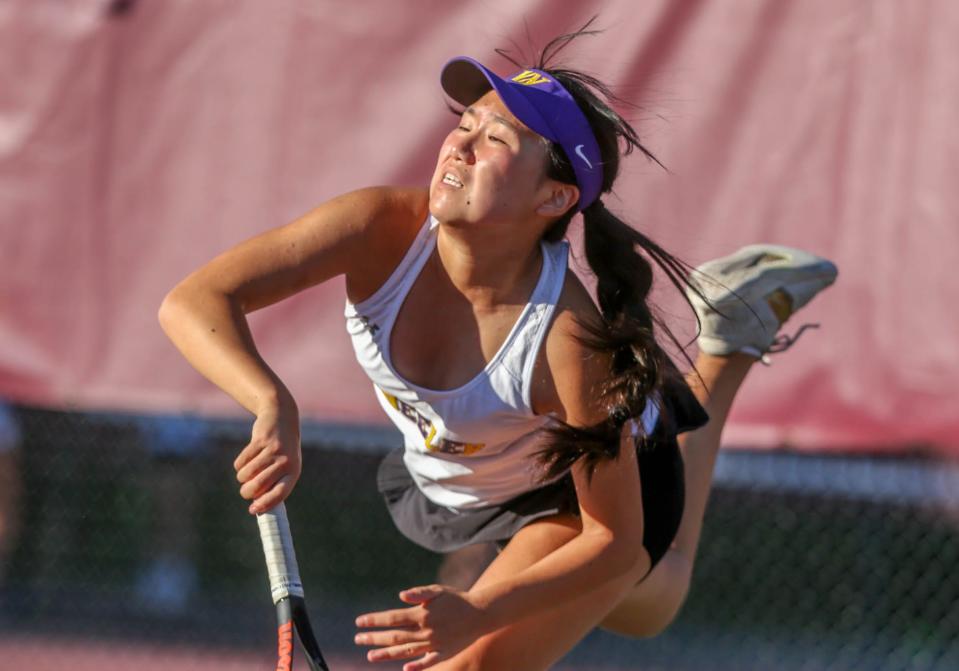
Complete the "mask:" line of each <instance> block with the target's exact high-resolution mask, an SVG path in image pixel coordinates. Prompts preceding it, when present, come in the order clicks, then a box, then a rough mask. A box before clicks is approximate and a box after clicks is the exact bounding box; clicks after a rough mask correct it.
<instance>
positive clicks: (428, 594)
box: [400, 585, 446, 603]
mask: <svg viewBox="0 0 959 671" xmlns="http://www.w3.org/2000/svg"><path fill="white" fill-rule="evenodd" d="M445 591H446V588H445V587H444V586H443V585H426V586H425V587H412V588H410V589H405V590H403V591H402V592H400V600H401V601H403V602H404V603H425V602H427V601H430V600H431V599H435V598H436V597H438V596H439V595H440V594H442V593H443V592H445Z"/></svg>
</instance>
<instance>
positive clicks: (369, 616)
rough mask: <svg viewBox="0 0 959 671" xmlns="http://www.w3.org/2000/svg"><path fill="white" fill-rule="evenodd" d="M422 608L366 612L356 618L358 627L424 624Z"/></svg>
mask: <svg viewBox="0 0 959 671" xmlns="http://www.w3.org/2000/svg"><path fill="white" fill-rule="evenodd" d="M423 615H424V613H423V609H422V608H397V609H396V610H383V611H380V612H378V613H366V614H365V615H360V616H359V617H358V618H356V626H357V627H419V626H421V625H422V624H423Z"/></svg>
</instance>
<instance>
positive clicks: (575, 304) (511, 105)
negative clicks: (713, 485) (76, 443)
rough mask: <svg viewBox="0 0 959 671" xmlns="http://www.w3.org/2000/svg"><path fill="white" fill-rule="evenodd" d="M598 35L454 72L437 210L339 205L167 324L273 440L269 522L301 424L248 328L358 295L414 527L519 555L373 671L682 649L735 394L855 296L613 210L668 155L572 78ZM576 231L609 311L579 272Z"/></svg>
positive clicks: (382, 476) (395, 191) (437, 597)
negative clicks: (691, 248)
mask: <svg viewBox="0 0 959 671" xmlns="http://www.w3.org/2000/svg"><path fill="white" fill-rule="evenodd" d="M588 27H589V24H587V26H585V27H584V28H583V29H582V30H580V31H577V32H576V33H572V34H570V35H565V36H562V37H560V38H557V39H556V40H554V41H553V42H551V43H550V45H548V46H547V47H546V49H544V50H543V52H542V54H541V56H540V59H539V61H538V62H537V63H536V64H535V66H530V67H526V68H521V70H520V71H519V72H517V73H514V74H513V75H511V76H509V77H506V78H501V77H499V76H497V75H496V74H495V73H493V72H492V71H491V70H489V69H487V68H486V67H484V66H483V65H481V64H480V63H478V62H476V61H474V60H471V59H468V58H455V59H453V60H451V61H450V62H448V63H447V64H446V66H445V67H444V68H443V70H442V75H441V83H442V86H443V88H444V90H445V91H446V93H447V94H448V95H449V97H450V98H451V99H452V100H453V101H455V102H456V103H458V104H459V105H461V106H462V107H463V109H462V112H461V113H460V116H459V121H458V122H457V123H456V125H455V127H454V128H453V129H452V131H451V132H450V133H449V135H448V136H447V137H446V140H445V141H444V142H443V144H442V146H441V147H440V150H439V156H438V159H437V165H436V169H435V172H434V174H433V177H432V179H431V181H430V184H429V188H428V189H427V188H422V189H400V188H392V187H377V188H367V189H362V190H360V191H356V192H353V193H349V194H346V195H344V196H341V197H339V198H336V199H334V200H332V201H330V202H327V203H325V204H323V205H320V206H319V207H318V208H316V209H315V210H313V211H312V212H310V213H308V214H307V215H305V216H303V217H302V218H300V219H298V220H296V221H294V222H293V223H291V224H289V225H287V226H284V227H281V228H278V229H276V230H273V231H270V232H267V233H265V234H263V235H260V236H259V237H256V238H254V239H252V240H250V241H247V242H244V243H242V244H240V245H239V246H237V247H236V248H234V249H232V250H230V251H228V252H226V253H225V254H223V255H221V256H219V257H218V258H216V259H214V260H213V261H211V262H210V263H208V264H207V265H205V266H203V267H202V268H200V269H199V270H197V271H196V272H194V273H193V274H191V275H190V276H189V277H188V278H186V279H185V280H184V281H183V282H181V283H180V284H179V285H178V286H177V287H176V288H175V289H174V290H173V291H171V292H170V294H169V295H168V296H167V298H166V299H165V301H164V303H163V305H162V307H161V310H160V320H161V323H162V325H163V327H164V329H165V330H166V332H167V333H168V335H169V336H170V338H171V339H172V340H173V341H174V343H175V344H176V345H177V346H178V347H179V348H180V350H181V351H182V352H183V354H184V355H185V356H186V358H187V359H188V360H189V361H190V362H191V363H192V364H193V365H194V366H195V367H196V368H197V369H198V370H199V371H200V372H201V373H202V374H204V375H205V376H207V377H208V378H209V379H210V380H212V381H213V382H214V383H215V384H217V385H219V386H220V387H221V388H222V389H223V390H225V391H226V392H227V393H228V394H230V395H231V396H232V397H233V398H235V399H236V400H237V401H238V402H239V403H240V404H242V405H243V406H244V407H245V408H247V409H248V410H249V411H250V412H252V413H253V414H254V415H255V416H256V420H255V422H254V424H253V429H252V438H251V441H250V443H249V444H248V445H247V446H246V447H245V448H244V449H243V450H242V452H241V453H240V455H239V456H238V458H237V459H236V463H235V466H236V470H237V479H238V480H239V482H240V483H241V487H240V494H241V495H242V496H243V497H244V498H245V499H248V500H250V501H251V503H250V511H251V512H254V513H256V512H263V511H266V510H268V509H270V508H271V507H272V506H274V505H276V504H277V503H279V502H280V501H283V500H284V499H285V498H286V497H287V496H288V495H289V494H290V492H291V490H292V488H293V486H294V484H295V483H296V481H297V479H298V477H299V475H300V445H299V416H298V412H297V406H296V402H295V401H294V399H293V398H292V396H291V394H290V392H289V391H288V390H287V388H286V387H285V386H284V384H283V382H282V381H281V380H280V379H279V378H278V377H277V375H276V374H275V373H274V372H273V371H272V370H271V369H270V368H269V367H268V366H267V364H266V363H265V362H264V361H263V359H262V358H261V357H260V355H259V354H258V353H257V349H256V347H255V345H254V342H253V339H252V337H251V335H250V331H249V329H248V327H247V323H246V320H245V318H244V314H245V313H248V312H251V311H253V310H256V309H258V308H261V307H264V306H266V305H269V304H271V303H274V302H276V301H279V300H281V299H283V298H286V297H287V296H290V295H292V294H295V293H296V292H298V291H301V290H303V289H305V288H307V287H309V286H311V285H315V284H317V283H319V282H323V281H325V280H327V279H330V278H332V277H334V276H337V275H345V277H346V293H347V304H346V321H347V329H348V331H349V333H350V336H351V337H352V341H353V345H354V347H355V350H356V355H357V358H358V360H359V363H360V365H361V366H362V367H363V369H364V370H365V371H366V372H367V374H368V375H369V376H370V378H371V380H372V381H373V383H374V393H375V394H376V398H377V399H378V400H379V402H380V404H381V405H382V407H383V409H384V411H385V412H386V413H387V415H389V417H390V419H391V420H393V422H394V423H395V424H396V425H397V427H398V428H399V429H400V431H401V432H402V434H403V436H404V439H405V441H404V442H405V445H404V447H403V448H402V449H400V450H397V451H396V452H394V453H392V454H390V455H389V456H387V457H386V458H385V460H384V461H383V463H382V465H381V467H380V471H379V477H378V484H379V488H380V491H381V492H382V493H383V496H384V498H385V500H386V503H387V505H388V507H389V510H390V513H391V514H392V516H393V519H394V521H395V522H396V524H397V526H398V528H399V529H400V530H401V531H402V532H403V533H404V534H405V535H406V536H408V537H409V538H411V539H412V540H413V541H415V542H417V543H419V544H421V545H423V546H425V547H428V548H430V549H433V550H437V551H441V552H449V551H452V550H455V549H457V548H461V547H464V546H466V545H469V544H472V543H480V542H490V541H495V542H498V543H499V544H500V546H501V547H502V551H501V552H500V553H499V555H498V556H497V557H496V559H495V560H494V561H493V562H492V564H491V565H490V566H489V567H488V568H487V569H486V571H485V572H484V573H483V574H482V576H481V577H480V578H479V580H478V581H477V582H476V583H475V584H474V585H473V586H472V587H471V588H470V589H468V590H466V591H460V590H456V589H453V588H451V587H448V586H443V585H429V586H422V587H415V588H412V589H408V590H406V591H404V592H402V593H401V594H400V598H401V600H402V601H403V602H405V604H406V605H405V606H403V607H401V608H398V609H393V610H387V611H383V612H378V613H370V614H367V615H363V616H360V617H359V618H358V619H357V626H358V627H359V628H360V632H359V633H358V634H357V636H356V642H357V643H358V644H360V645H365V646H370V647H371V648H372V649H371V650H370V651H369V652H368V658H369V659H370V660H371V661H382V660H411V661H408V662H406V664H405V665H404V667H403V668H404V671H419V670H420V669H425V668H433V669H437V670H439V669H496V670H499V671H502V670H503V669H523V670H524V671H529V670H532V669H545V668H547V667H548V666H549V665H550V664H551V663H553V662H554V661H555V660H557V659H558V658H559V657H561V656H562V655H563V654H565V653H566V652H567V651H568V650H570V649H571V648H572V647H573V646H574V645H575V644H576V643H577V642H578V641H579V640H580V639H581V638H582V637H583V636H584V635H585V634H587V633H588V632H589V631H590V630H591V629H593V628H594V627H597V626H602V627H605V628H607V629H610V630H613V631H616V632H620V633H623V634H626V635H631V636H650V635H653V634H655V633H657V632H659V631H661V630H662V629H663V628H664V627H665V626H666V625H667V624H668V623H669V622H670V621H671V620H672V618H673V617H674V616H675V614H676V613H677V611H678V609H679V607H680V605H681V603H682V601H683V599H684V597H685V594H686V591H687V588H688V586H689V580H690V575H691V571H692V566H693V558H694V556H695V554H696V546H697V543H698V540H699V536H700V529H701V525H702V520H703V513H704V510H705V506H706V500H707V497H708V493H709V487H710V482H711V477H712V470H713V463H714V460H715V457H716V453H717V450H718V447H719V438H720V433H721V432H722V428H723V424H724V423H725V420H726V416H727V414H728V412H729V410H730V407H731V405H732V403H733V399H734V397H735V395H736V392H737V390H738V389H739V387H740V385H741V384H742V382H743V380H744V378H745V376H746V374H747V372H748V371H749V369H750V368H751V367H752V365H753V363H754V362H755V361H756V360H757V359H758V358H760V357H765V356H766V354H767V353H768V352H771V351H778V350H781V349H784V348H785V347H787V346H788V345H789V344H791V342H792V341H791V340H790V339H788V338H785V339H784V338H783V337H780V338H776V337H775V336H776V333H777V331H778V330H779V328H780V325H781V324H782V322H784V321H785V320H786V319H787V318H788V317H789V316H790V315H791V314H793V313H794V312H795V311H796V310H798V309H799V308H800V307H802V305H804V304H805V303H807V302H808V301H809V300H810V299H811V298H812V297H813V296H814V295H815V294H816V293H817V292H818V291H820V290H821V289H822V288H824V287H825V286H827V285H828V284H830V283H831V282H832V281H833V279H834V278H835V275H836V271H835V268H834V267H833V266H832V264H830V263H829V262H828V261H824V260H822V259H819V258H818V257H815V256H813V255H810V254H807V253H804V252H801V251H798V250H793V249H789V248H785V247H777V246H770V245H754V246H751V247H747V248H744V249H743V250H740V251H739V252H737V253H736V254H734V255H732V256H730V257H726V258H724V259H720V260H717V261H714V262H711V263H708V264H706V265H705V266H702V267H701V270H702V271H703V272H702V273H691V272H690V269H689V267H688V266H686V265H685V264H684V263H683V262H681V261H679V260H678V259H676V258H675V257H673V256H671V255H670V254H668V253H667V252H666V251H664V250H663V249H662V248H660V247H659V246H657V245H656V244H655V243H654V242H653V241H651V240H650V239H649V238H648V237H647V236H645V235H643V234H642V233H640V232H638V231H637V230H636V229H634V228H632V227H630V226H629V225H627V224H626V223H624V222H622V221H621V220H620V219H618V218H617V217H616V215H614V214H613V213H611V212H610V211H609V210H607V209H606V207H605V206H604V204H603V200H602V195H603V194H605V193H609V192H610V190H611V189H612V187H613V184H614V182H615V180H616V176H617V172H618V169H619V165H620V159H621V156H622V154H626V153H629V152H630V151H631V150H633V149H634V148H636V149H639V150H640V151H641V152H642V153H644V154H646V155H647V156H649V157H652V155H651V154H650V153H649V152H648V151H647V150H646V149H645V148H643V147H642V145H641V144H640V142H639V140H638V138H637V135H636V133H635V132H634V130H633V128H632V127H631V126H630V125H629V124H628V123H627V122H626V121H625V120H624V119H623V118H622V117H621V116H620V115H619V114H618V113H617V112H616V111H614V110H613V108H612V106H611V103H610V96H609V92H608V90H607V89H606V88H605V87H604V86H603V85H602V83H601V82H599V81H597V80H596V79H594V78H592V77H589V76H586V75H584V74H581V73H578V72H576V71H574V70H569V69H561V68H555V67H550V65H549V63H550V59H551V58H552V57H553V56H555V54H556V52H558V51H559V50H560V49H562V48H563V47H564V46H565V45H566V44H567V43H568V42H569V41H570V40H571V39H573V38H574V37H576V36H578V35H581V34H585V33H588V32H590V31H589V30H587V29H588ZM577 213H580V214H581V215H582V217H583V225H584V238H585V247H586V258H587V260H588V262H589V265H590V267H591V269H592V271H593V272H594V273H595V274H596V278H597V283H598V286H597V298H598V300H597V302H598V308H597V305H596V304H595V303H594V302H593V300H592V298H591V297H590V294H589V293H588V292H587V290H586V289H585V288H584V287H583V285H582V284H581V283H580V281H579V280H578V279H577V277H576V275H574V274H573V273H572V272H570V271H569V269H568V264H567V255H568V244H567V243H566V242H565V241H564V240H563V238H564V235H565V233H566V229H567V226H568V225H569V223H570V221H571V219H572V218H573V216H574V215H575V214H577ZM652 264H655V265H657V266H658V267H659V268H660V269H661V270H662V271H663V272H664V274H665V275H666V277H667V278H668V279H669V280H670V281H671V282H672V283H673V284H674V285H676V286H677V288H681V289H685V291H686V293H687V296H688V298H689V301H690V303H691V305H692V306H693V308H694V309H695V311H696V314H697V316H698V319H699V320H700V322H701V334H700V335H699V340H698V342H699V347H700V354H699V355H698V358H697V359H696V361H695V368H694V370H693V371H692V373H691V374H690V375H689V378H688V382H687V381H686V380H684V379H683V377H682V376H681V374H680V373H679V372H678V369H677V368H676V367H675V366H674V365H673V364H672V363H671V361H670V359H669V357H668V356H667V354H666V353H665V352H664V350H663V349H662V347H661V346H660V345H659V344H658V342H657V340H656V336H657V335H662V336H664V337H666V338H672V335H671V334H670V332H669V330H668V328H666V327H665V325H663V324H661V323H660V322H659V321H658V320H657V319H655V318H654V316H653V313H652V311H651V309H650V307H649V305H648V304H647V301H646V297H647V294H648V292H649V290H650V287H651V283H652V277H653V271H652ZM706 276H709V278H712V279H711V280H707V279H706ZM680 434H681V435H680Z"/></svg>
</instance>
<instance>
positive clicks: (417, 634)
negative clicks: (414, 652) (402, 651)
mask: <svg viewBox="0 0 959 671" xmlns="http://www.w3.org/2000/svg"><path fill="white" fill-rule="evenodd" d="M429 637H430V632H428V631H424V630H422V629H391V630H388V631H369V632H363V633H360V634H357V635H356V636H355V637H354V638H353V642H354V643H356V644H357V645H368V646H373V647H383V648H388V647H397V646H401V645H403V644H404V643H424V642H427V641H429Z"/></svg>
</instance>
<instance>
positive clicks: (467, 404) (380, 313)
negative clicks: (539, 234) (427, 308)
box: [345, 216, 569, 509]
mask: <svg viewBox="0 0 959 671" xmlns="http://www.w3.org/2000/svg"><path fill="white" fill-rule="evenodd" d="M437 231H438V222H437V221H436V220H435V219H434V218H433V217H432V216H430V217H429V218H427V220H426V222H425V223H424V224H423V227H422V228H421V229H420V231H419V233H418V234H417V236H416V239H415V240H414V241H413V244H412V245H411V246H410V248H409V250H408V251H407V252H406V255H405V256H404V258H403V260H402V261H401V262H400V264H399V265H398V266H397V267H396V269H395V270H394V271H393V273H392V275H390V277H389V279H388V280H387V281H386V283H385V284H383V286H381V287H380V288H379V289H377V291H376V293H374V294H373V295H372V296H370V297H369V298H368V299H366V300H364V301H362V302H360V303H357V304H355V305H354V304H352V303H350V302H349V301H347V302H346V310H345V314H346V329H347V332H348V333H349V334H350V337H351V339H352V341H353V348H354V350H355V351H356V358H357V359H358V360H359V362H360V365H361V366H362V367H363V370H365V371H366V374H367V375H369V377H370V379H371V380H372V381H373V386H374V391H375V393H376V397H377V399H378V400H379V402H380V405H382V406H383V409H384V410H385V411H386V414H387V415H388V416H389V418H390V419H391V420H392V421H393V423H394V424H396V426H397V428H399V430H400V431H401V432H402V434H403V438H404V443H405V446H406V450H405V453H404V457H403V460H404V462H405V463H406V467H407V468H408V469H409V471H410V474H411V475H412V477H413V481H414V482H415V483H416V485H417V486H418V487H419V488H420V490H421V491H422V492H423V494H425V495H426V496H427V497H428V498H429V499H431V500H432V501H434V502H435V503H437V504H439V505H442V506H447V507H450V508H460V509H465V508H477V507H482V506H488V505H493V504H497V503H502V502H504V501H507V500H509V499H511V498H513V497H514V496H517V495H518V494H521V493H523V492H527V491H529V490H531V489H534V488H536V487H538V486H540V485H542V484H543V483H542V482H540V481H539V479H538V477H539V475H540V474H541V472H540V470H539V468H538V466H537V460H536V459H535V457H532V454H533V452H535V451H536V450H537V449H539V448H541V447H542V445H543V443H542V438H541V437H540V436H539V435H538V432H537V429H540V428H541V427H543V426H544V425H546V424H547V423H551V422H553V420H552V418H551V417H550V416H539V415H535V414H534V413H533V410H532V408H531V405H530V383H531V380H532V374H533V364H534V362H535V361H536V354H537V352H538V351H539V348H540V345H541V344H542V342H543V338H544V336H545V335H546V332H547V331H548V329H549V324H550V321H551V319H552V317H553V312H554V311H555V309H556V301H557V300H558V299H559V295H560V292H561V291H562V289H563V282H564V280H565V277H566V258H567V251H568V248H569V245H568V244H567V243H566V242H565V241H562V242H556V243H547V242H542V243H540V244H541V247H542V252H543V267H542V271H541V272H540V276H539V280H538V281H537V283H536V288H535V289H533V293H532V295H531V296H530V299H529V302H528V303H527V305H526V307H525V308H524V309H523V312H522V314H520V316H519V319H518V320H517V322H516V324H514V325H513V328H512V330H511V331H510V333H509V335H508V336H507V337H506V341H505V342H504V343H503V344H502V346H501V347H500V348H499V351H498V352H496V354H495V355H494V356H493V358H492V359H491V360H490V362H489V363H488V364H487V365H486V367H485V368H484V369H483V370H482V371H479V373H478V374H477V375H476V377H474V378H473V379H471V380H470V381H469V382H467V383H466V384H464V385H462V386H460V387H457V388H456V389H450V390H443V391H438V390H433V389H425V388H423V387H420V386H418V385H415V384H413V383H411V382H409V381H407V380H404V379H403V378H402V377H401V376H400V375H399V374H398V373H397V372H396V370H395V368H394V367H393V364H392V361H391V359H390V333H391V332H392V330H393V325H394V324H395V323H396V317H397V314H398V313H399V310H400V306H401V305H402V304H403V301H404V299H405V298H406V295H407V293H409V290H410V288H411V287H412V286H413V283H414V281H415V280H416V278H417V276H418V275H419V273H420V271H421V270H422V268H423V265H424V264H425V263H426V261H427V259H429V257H430V255H431V254H432V253H433V250H434V249H435V247H436V235H437ZM445 327H446V328H451V329H452V328H454V325H445Z"/></svg>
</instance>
